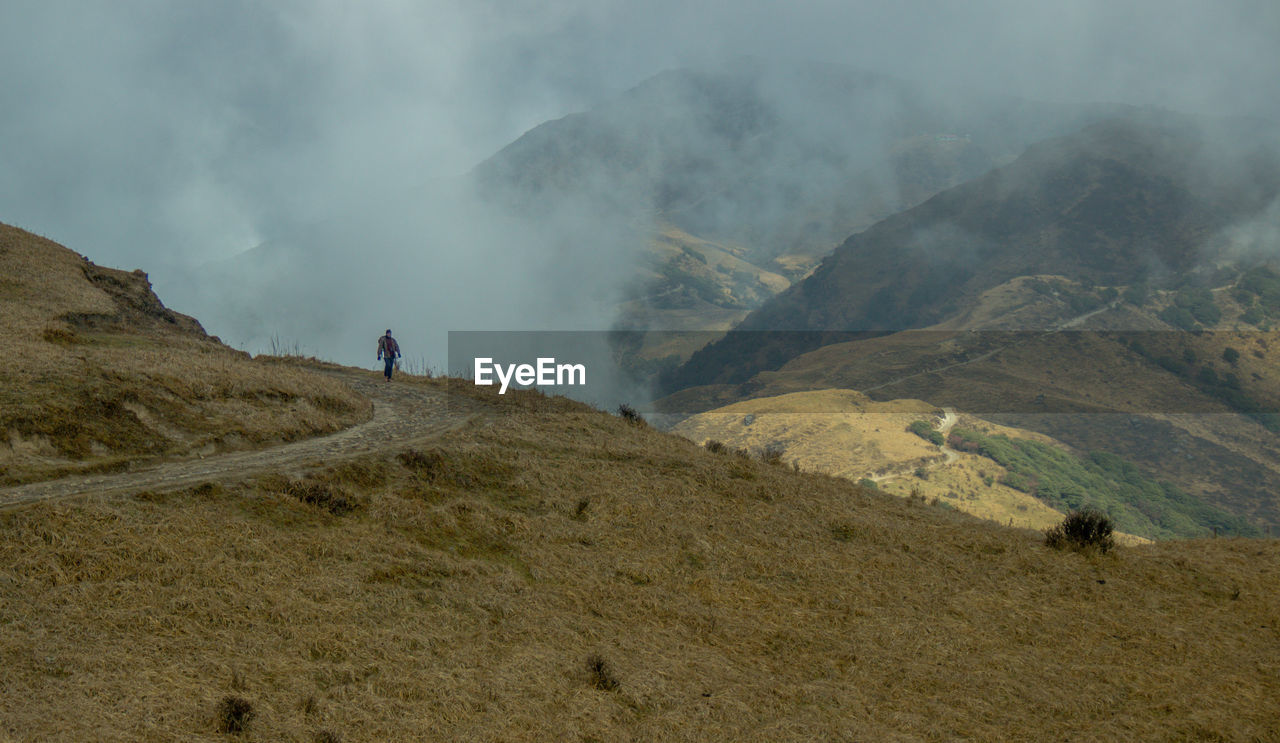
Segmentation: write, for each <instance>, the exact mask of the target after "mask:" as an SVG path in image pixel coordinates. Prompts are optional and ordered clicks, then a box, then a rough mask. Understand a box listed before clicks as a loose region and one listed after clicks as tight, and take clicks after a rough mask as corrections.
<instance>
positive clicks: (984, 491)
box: [672, 390, 1208, 541]
mask: <svg viewBox="0 0 1280 743" xmlns="http://www.w3.org/2000/svg"><path fill="white" fill-rule="evenodd" d="M938 412H939V411H938V409H937V408H935V407H934V406H933V405H930V404H929V403H926V402H922V401H920V400H890V401H884V402H876V401H874V400H871V399H870V398H868V397H867V396H865V395H862V394H860V393H858V392H854V391H852V390H820V391H814V392H795V393H791V394H786V395H778V396H775V397H765V398H756V399H751V400H744V401H742V402H738V403H734V404H732V405H727V406H725V407H722V408H716V409H715V410H711V411H708V412H705V413H701V414H699V415H695V416H691V417H689V418H687V419H685V420H683V421H681V422H680V423H678V424H677V425H676V426H674V427H673V428H672V432H674V433H677V434H679V435H681V436H685V437H686V438H689V439H691V440H693V441H695V442H697V443H705V442H707V441H719V442H721V443H723V444H725V445H726V446H728V447H730V448H733V449H737V448H745V449H747V450H748V451H750V452H755V453H764V452H768V451H777V452H780V454H781V458H782V460H783V461H784V462H787V463H794V465H796V466H799V467H800V468H801V469H803V470H806V471H813V472H822V473H824V474H828V475H835V476H838V477H843V478H845V479H848V480H850V481H854V482H859V481H866V480H870V481H872V482H874V483H875V487H877V488H879V489H880V490H882V491H884V492H886V493H890V494H893V495H897V496H901V497H914V498H918V499H924V500H928V501H930V502H936V503H940V504H945V506H946V507H950V508H955V509H958V510H960V511H963V512H965V513H968V514H971V515H973V516H977V517H979V518H984V519H989V520H992V521H995V522H996V523H999V524H1007V525H1009V526H1016V527H1021V528H1030V529H1046V528H1049V527H1051V526H1053V525H1055V524H1057V523H1058V522H1060V521H1061V520H1062V518H1063V515H1064V514H1065V512H1066V510H1067V509H1066V508H1062V507H1061V504H1058V503H1052V504H1050V503H1046V502H1045V501H1044V500H1043V499H1039V498H1036V497H1035V495H1034V494H1033V493H1031V492H1028V491H1027V489H1026V488H1022V489H1019V488H1016V487H1010V486H1009V485H1008V484H1006V481H1007V480H1009V475H1010V473H1009V471H1008V470H1007V469H1006V468H1005V467H1004V466H1002V464H1001V463H998V462H995V461H992V460H991V459H990V458H988V457H985V456H980V455H978V454H975V453H969V452H963V451H961V452H951V453H944V452H943V451H942V450H940V449H939V447H938V444H941V443H943V441H944V437H943V434H942V433H940V432H938V431H936V430H935V425H936V424H937V421H938V416H937V414H938ZM961 420H962V425H964V426H968V427H970V428H977V427H981V429H982V430H983V431H986V432H988V433H991V434H993V435H997V436H1014V437H1017V440H1018V441H1025V442H1027V443H1028V444H1032V443H1035V444H1039V445H1042V446H1050V447H1051V446H1052V445H1053V442H1052V441H1051V440H1050V439H1047V438H1046V437H1043V436H1039V435H1037V434H1034V433H1032V432H1029V431H1021V430H1017V429H1010V428H1005V427H1001V426H996V425H994V424H992V423H990V422H988V421H984V420H981V419H978V418H974V417H973V416H969V415H964V416H962V417H961ZM1058 446H1059V447H1060V446H1061V445H1058ZM1059 450H1060V449H1059ZM1064 455H1065V453H1064ZM1055 509H1056V510H1055ZM1128 526H1130V525H1129V524H1128V523H1126V524H1124V525H1123V527H1128ZM1123 527H1122V528H1123ZM1128 531H1130V532H1132V534H1125V535H1124V536H1123V537H1122V538H1123V539H1126V540H1129V541H1145V540H1144V539H1137V540H1134V539H1132V536H1133V535H1147V534H1148V533H1147V532H1146V531H1135V530H1132V529H1128ZM1205 533H1208V531H1207V527H1206V528H1205V529H1204V530H1202V531H1201V532H1198V533H1197V534H1198V535H1199V534H1205Z"/></svg>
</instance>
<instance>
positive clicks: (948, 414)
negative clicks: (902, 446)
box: [869, 408, 960, 482]
mask: <svg viewBox="0 0 1280 743" xmlns="http://www.w3.org/2000/svg"><path fill="white" fill-rule="evenodd" d="M955 424H956V411H955V408H943V409H942V420H941V421H939V422H938V432H939V433H941V434H942V441H943V443H941V444H939V445H938V451H940V452H942V456H943V457H944V459H943V460H942V461H941V462H932V463H930V464H928V465H925V467H924V469H927V470H933V469H937V468H939V467H946V466H948V465H950V464H953V463H954V462H955V461H956V460H957V459H959V458H960V452H958V451H956V450H955V449H952V448H951V447H949V446H947V444H946V440H947V434H948V433H950V432H951V427H952V426H954V425H955ZM917 469H918V468H917V467H911V468H909V469H905V470H894V471H892V472H886V473H884V474H883V475H873V476H871V477H870V478H869V479H871V480H872V481H873V482H884V481H886V480H896V479H897V478H899V477H906V476H907V475H913V474H915V471H916V470H917Z"/></svg>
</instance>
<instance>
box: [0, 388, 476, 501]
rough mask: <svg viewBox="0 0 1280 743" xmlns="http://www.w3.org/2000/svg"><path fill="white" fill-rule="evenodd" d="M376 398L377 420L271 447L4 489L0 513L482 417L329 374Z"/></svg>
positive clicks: (306, 457)
mask: <svg viewBox="0 0 1280 743" xmlns="http://www.w3.org/2000/svg"><path fill="white" fill-rule="evenodd" d="M325 373H328V374H333V375H334V376H337V377H339V378H341V379H342V380H343V381H344V382H346V383H347V384H348V385H350V386H351V387H352V388H353V389H355V390H356V391H357V392H359V393H360V394H362V395H364V396H365V397H368V398H369V399H370V400H372V401H373V417H372V418H370V419H369V420H367V421H365V422H364V423H360V424H357V425H355V426H352V427H351V428H347V429H344V430H342V431H338V432H337V433H333V434H329V435H328V436H320V437H317V438H311V439H305V440H302V441H295V442H291V443H288V444H282V445H280V446H275V447H272V448H269V449H258V450H254V451H242V452H228V453H226V454H215V455H213V456H209V457H204V458H186V459H178V460H170V461H165V462H158V463H154V464H147V465H142V466H140V467H139V468H138V469H134V470H130V471H128V472H121V473H114V474H103V475H73V476H70V477H63V478H59V479H57V480H46V481H44V482H34V483H28V484H26V485H18V486H14V487H9V488H4V489H0V510H4V509H7V508H13V507H15V506H19V505H23V504H27V503H34V502H36V501H43V500H52V499H58V498H67V497H70V496H75V495H84V494H87V493H94V494H108V493H119V492H139V491H143V490H161V489H163V490H172V489H174V488H181V487H187V486H191V485H198V484H200V483H204V482H218V481H225V480H239V479H242V478H244V477H246V476H248V475H253V474H257V473H261V472H268V471H269V472H283V473H289V472H293V471H297V470H302V469H304V468H308V467H311V466H316V465H320V464H330V463H333V462H336V461H341V460H343V459H351V458H354V457H358V456H361V455H364V454H369V453H371V452H375V451H379V450H382V449H385V448H386V447H388V446H404V445H407V444H409V443H411V442H414V441H418V440H422V439H430V438H434V437H437V436H440V435H442V434H444V433H445V432H447V431H451V430H454V429H456V428H460V427H461V426H463V425H464V424H466V423H467V422H469V421H471V420H472V419H474V418H476V417H478V416H480V415H482V414H483V413H482V412H481V411H482V407H481V406H480V405H479V404H478V403H475V402H474V401H470V400H467V399H465V398H461V397H456V396H453V395H449V394H448V393H446V392H444V391H442V390H438V389H431V388H428V387H423V386H420V385H416V384H405V383H392V384H386V383H385V382H383V381H382V378H381V376H380V375H374V374H372V373H369V372H365V373H360V372H347V371H332V372H325Z"/></svg>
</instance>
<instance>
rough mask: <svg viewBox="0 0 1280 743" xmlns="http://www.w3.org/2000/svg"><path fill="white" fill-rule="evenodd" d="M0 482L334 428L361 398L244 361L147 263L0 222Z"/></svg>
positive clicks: (362, 411) (283, 368)
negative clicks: (91, 257)
mask: <svg viewBox="0 0 1280 743" xmlns="http://www.w3.org/2000/svg"><path fill="white" fill-rule="evenodd" d="M0 276H3V277H4V279H3V283H0V311H3V315H4V323H3V325H0V349H3V350H4V353H3V354H2V355H0V482H20V481H25V480H32V479H39V478H42V477H47V476H50V475H52V474H56V473H61V472H70V471H75V470H83V469H95V468H96V469H102V468H111V467H114V466H119V465H120V464H122V463H123V462H125V461H127V460H131V459H136V458H137V457H139V456H157V455H180V454H188V453H193V452H202V453H212V452H214V451H217V450H221V449H228V448H241V447H246V446H253V445H256V444H261V443H264V442H269V441H279V440H289V439H295V438H298V437H302V436H309V435H313V434H317V433H322V432H327V431H333V430H336V429H338V428H341V427H343V426H345V425H349V424H351V423H353V422H355V421H357V420H360V419H362V418H363V417H365V416H367V414H368V410H369V408H368V404H367V403H366V402H364V401H363V400H361V399H360V398H359V397H358V396H357V395H355V394H354V393H353V392H351V391H350V390H349V389H347V388H346V387H345V386H343V385H342V384H340V383H339V382H337V381H334V380H332V379H329V378H326V377H322V376H319V375H315V374H311V373H308V372H306V371H304V370H301V369H297V368H295V367H292V366H287V365H279V364H273V363H269V362H264V361H254V360H250V359H249V357H248V355H247V354H244V353H241V352H238V351H235V350H233V349H230V348H228V347H226V346H224V345H222V344H221V343H219V342H218V341H217V339H214V338H210V337H209V336H206V335H205V334H204V332H203V330H202V329H200V326H199V324H198V323H196V322H195V321H194V320H192V319H191V318H188V317H185V316H182V315H178V314H176V313H173V312H170V311H169V310H166V309H165V308H164V307H163V306H162V305H161V304H160V302H159V300H158V299H157V298H156V297H155V295H154V294H152V293H151V290H150V286H149V284H148V282H147V279H146V276H145V274H142V273H141V272H133V273H126V272H124V271H115V270H112V269H105V268H101V267H98V266H94V265H93V264H91V263H89V262H88V261H87V260H85V259H84V258H82V257H81V256H79V255H77V254H75V253H73V252H71V251H70V250H67V249H66V248H63V247H61V246H59V245H56V244H55V243H52V242H50V241H48V240H44V239H42V238H39V237H37V236H35V235H32V234H30V233H27V232H24V231H22V230H19V229H16V228H13V227H9V226H7V225H0Z"/></svg>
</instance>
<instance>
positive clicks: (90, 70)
mask: <svg viewBox="0 0 1280 743" xmlns="http://www.w3.org/2000/svg"><path fill="white" fill-rule="evenodd" d="M1277 39H1280V3H1276V2H1274V0H1256V1H1252V0H1240V1H1236V2H1185V1H1178V0H1173V1H1170V0H1160V1H1158V2H1157V1H1156V0H1143V1H1142V2H1124V1H1122V0H1121V1H1118V0H1064V1H1062V2H1027V0H972V1H968V2H919V1H916V2H911V1H905V2H904V1H903V0H896V1H893V2H849V1H848V0H843V1H836V0H815V1H810V2H803V1H801V2H792V3H781V2H764V1H762V0H734V2H727V1H724V0H716V1H714V2H697V1H695V2H689V0H645V1H643V2H639V1H635V2H633V1H629V0H547V1H543V2H515V1H513V0H428V1H418V2H410V1H408V0H382V1H379V0H366V1H363V2H354V1H350V2H338V1H337V0H270V2H265V1H260V0H259V1H254V2H250V1H247V0H216V1H207V0H189V1H185V2H176V1H174V0H164V1H158V0H110V1H109V2H107V1H105V0H104V1H101V2H91V1H89V0H76V1H72V0H6V2H4V3H3V4H2V5H0V221H4V222H8V223H11V224H16V225H18V226H20V227H24V228H27V229H30V230H32V231H35V232H38V233H40V234H43V235H45V236H48V237H50V238H52V239H54V240H57V241H58V242H61V243H63V244H65V245H67V246H68V247H71V248H72V249H74V250H77V251H79V252H81V253H84V254H86V255H88V256H89V257H90V258H91V259H92V260H94V261H97V262H99V263H103V264H106V265H113V266H117V267H121V268H127V269H131V268H135V267H142V268H144V269H146V270H148V271H150V272H151V273H152V275H153V278H155V279H156V281H157V285H158V286H160V285H161V284H162V279H163V278H164V276H165V275H166V272H168V271H170V270H176V269H177V268H180V267H183V266H189V265H195V264H199V263H200V262H202V261H205V260H210V259H218V258H224V257H227V256H230V255H233V254H235V253H237V252H239V251H242V250H245V249H247V248H250V247H252V246H254V245H256V244H258V243H259V242H261V241H263V240H265V239H270V238H271V236H272V235H278V234H285V233H288V232H290V231H291V230H295V229H298V228H299V227H300V226H305V225H314V224H316V223H319V222H323V221H324V220H326V219H329V218H332V217H334V216H336V215H341V214H342V213H343V212H344V211H346V210H350V209H352V208H353V205H356V208H367V207H368V205H370V204H376V203H378V201H379V200H380V199H381V198H383V195H394V194H399V193H403V192H404V191H405V190H406V189H410V188H412V187H415V186H419V185H422V184H426V183H430V182H432V181H434V180H436V179H440V178H445V177H448V176H452V175H456V174H459V173H462V172H465V171H467V170H468V169H470V168H471V167H472V166H474V165H475V164H476V163H477V162H479V161H480V160H482V159H484V158H485V157H487V156H488V155H490V154H492V153H493V152H495V151H496V150H497V149H499V148H500V147H502V146H503V145H505V144H506V143H508V142H510V141H511V140H513V139H515V138H516V137H518V136H519V135H520V134H521V133H522V132H524V131H526V130H527V129H529V128H531V127H533V126H535V125H537V124H539V123H541V122H543V121H545V120H547V119H552V118H557V117H560V116H563V115H564V114H566V113H569V112H572V111H576V110H581V109H584V108H587V107H589V106H590V105H592V104H593V103H595V102H598V101H600V100H602V99H605V98H608V97H610V96H613V95H616V94H617V93H618V92H620V91H622V90H624V89H626V88H629V87H631V86H633V85H635V84H636V83H638V82H640V81H642V80H643V79H645V78H647V77H648V76H650V75H653V74H655V73H657V72H660V71H662V70H664V69H669V68H673V67H678V66H684V65H696V64H700V63H707V62H713V61H716V60H721V59H725V58H732V57H734V56H738V55H755V56H761V57H779V58H789V59H798V58H805V59H814V60H819V61H830V62H837V63H843V64H848V65H853V66H859V67H865V68H871V69H876V70H879V71H883V72H889V73H892V74H895V75H898V76H900V77H903V78H907V79H911V80H917V81H922V82H927V83H929V84H935V85H939V86H967V87H977V88H980V89H985V90H987V91H1003V92H1009V93H1014V94H1019V95H1023V96H1026V97H1033V98H1040V99H1047V100H1104V101H1124V102H1132V103H1151V104H1158V105H1163V106H1168V107H1171V108H1180V109H1184V110H1197V111H1201V110H1212V111H1220V112H1231V113H1256V114H1263V115H1267V116H1270V117H1276V118H1280V88H1278V86H1280V83H1278V82H1277V81H1280V44H1278V43H1277V42H1276V40H1277ZM162 298H163V299H166V301H169V302H170V303H171V304H178V305H180V304H181V298H165V297H163V295H162Z"/></svg>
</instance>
